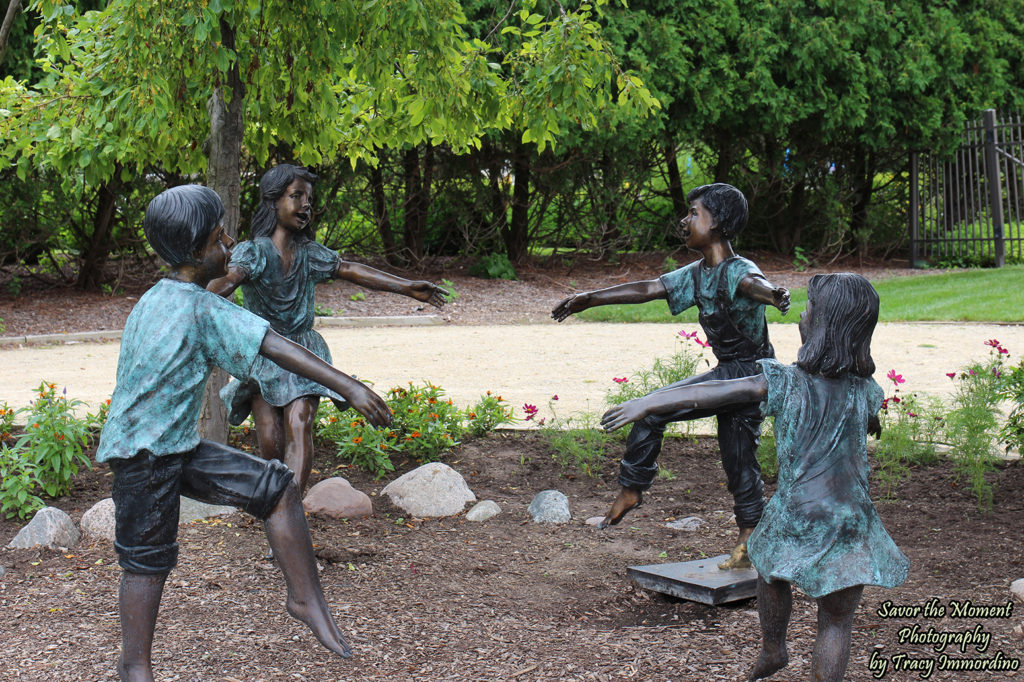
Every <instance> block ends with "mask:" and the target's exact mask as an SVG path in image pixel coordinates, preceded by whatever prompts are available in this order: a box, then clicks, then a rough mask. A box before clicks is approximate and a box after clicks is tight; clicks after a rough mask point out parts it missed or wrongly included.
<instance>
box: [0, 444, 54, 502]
mask: <svg viewBox="0 0 1024 682" xmlns="http://www.w3.org/2000/svg"><path fill="white" fill-rule="evenodd" d="M36 470H37V466H36V465H35V463H34V462H31V461H27V460H26V459H25V457H24V453H22V452H21V451H19V450H17V449H12V448H9V447H7V444H6V443H0V514H3V515H4V518H8V519H9V518H11V517H15V516H16V517H18V518H19V519H26V518H28V517H29V516H31V515H32V514H34V513H35V512H36V511H37V510H39V509H42V508H43V507H44V506H46V505H45V504H44V503H43V500H42V499H41V498H40V497H39V496H38V495H36V494H35V490H36V488H37V486H38V478H37V471H36Z"/></svg>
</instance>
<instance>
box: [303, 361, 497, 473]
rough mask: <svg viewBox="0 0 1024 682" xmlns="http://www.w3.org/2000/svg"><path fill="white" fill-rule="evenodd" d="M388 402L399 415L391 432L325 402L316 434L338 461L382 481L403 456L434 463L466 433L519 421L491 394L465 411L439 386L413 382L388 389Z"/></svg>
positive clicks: (481, 432) (322, 405) (481, 431)
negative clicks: (331, 447)
mask: <svg viewBox="0 0 1024 682" xmlns="http://www.w3.org/2000/svg"><path fill="white" fill-rule="evenodd" d="M386 402H387V404H388V407H390V408H391V411H392V413H393V414H394V416H393V420H392V423H391V426H389V427H386V428H381V429H377V428H374V427H373V426H371V425H370V424H368V423H367V422H366V420H365V419H363V417H362V416H361V415H360V414H359V413H357V412H356V411H355V410H346V411H345V412H344V413H342V414H338V413H337V412H336V411H335V410H334V408H333V406H332V405H331V404H330V403H328V402H326V401H323V402H321V404H320V409H319V413H318V418H317V423H318V426H317V435H318V436H319V437H321V438H323V439H325V440H328V441H331V442H332V443H334V445H335V447H336V448H337V455H338V456H339V457H341V458H342V459H345V460H348V461H349V462H351V463H352V464H354V465H355V466H357V467H359V468H361V469H364V470H366V471H369V472H370V473H372V474H373V475H374V476H376V477H377V478H381V477H383V476H384V475H385V474H387V473H388V472H391V471H394V470H395V465H394V462H393V458H394V457H395V456H396V455H398V454H402V455H404V456H406V457H411V458H413V459H415V460H418V461H420V462H435V461H437V460H439V459H440V458H441V456H442V455H443V454H444V452H446V451H447V450H449V449H451V448H452V447H453V446H455V445H458V443H459V439H460V438H461V437H462V436H463V434H469V435H470V436H482V435H484V434H486V433H487V432H488V431H491V430H493V429H495V428H497V427H498V426H500V425H502V424H509V423H512V422H513V421H514V418H513V416H512V408H511V407H508V408H506V407H505V406H504V405H503V402H504V401H503V399H502V398H501V396H494V395H492V394H491V392H490V391H488V392H487V395H485V396H482V397H481V398H480V400H479V401H478V402H477V403H476V404H475V405H474V406H473V407H471V408H470V409H468V410H466V411H462V410H460V409H459V408H458V407H456V406H455V404H454V403H453V402H452V400H451V399H450V398H446V397H445V392H444V389H442V388H440V387H439V386H435V385H434V384H431V383H429V382H426V383H424V384H423V385H422V386H417V385H414V384H413V383H412V382H411V381H410V382H409V385H408V387H401V386H400V387H396V388H392V389H391V390H389V391H388V392H387V396H386Z"/></svg>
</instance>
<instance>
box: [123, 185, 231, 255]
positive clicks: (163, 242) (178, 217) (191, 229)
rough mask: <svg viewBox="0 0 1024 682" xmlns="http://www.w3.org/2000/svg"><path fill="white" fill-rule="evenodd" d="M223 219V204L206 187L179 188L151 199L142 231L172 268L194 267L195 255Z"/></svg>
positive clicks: (184, 186)
mask: <svg viewBox="0 0 1024 682" xmlns="http://www.w3.org/2000/svg"><path fill="white" fill-rule="evenodd" d="M223 217H224V204H223V203H222V202H221V200H220V197H219V196H217V193H216V192H214V191H213V190H212V189H210V188H209V187H203V186H202V185H180V186H178V187H172V188H171V189H168V190H165V191H163V192H161V193H160V194H157V195H156V196H155V197H153V200H152V201H150V202H149V206H147V207H146V217H145V218H143V220H142V229H143V231H144V232H145V233H146V239H148V240H149V244H150V246H152V247H153V250H154V251H156V252H157V253H158V254H159V255H160V257H161V258H163V259H164V260H165V261H167V262H168V263H169V264H171V265H172V266H176V265H185V264H193V265H194V264H196V263H197V262H198V261H196V259H195V253H196V252H197V251H199V250H200V249H201V248H203V245H204V244H206V240H207V239H209V237H210V233H211V232H213V230H214V229H215V228H216V227H217V225H218V224H219V223H220V221H221V218H223Z"/></svg>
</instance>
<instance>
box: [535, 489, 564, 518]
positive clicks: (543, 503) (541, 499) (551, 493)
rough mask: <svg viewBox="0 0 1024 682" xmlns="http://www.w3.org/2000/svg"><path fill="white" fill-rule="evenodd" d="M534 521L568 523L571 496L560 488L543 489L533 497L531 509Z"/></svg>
mask: <svg viewBox="0 0 1024 682" xmlns="http://www.w3.org/2000/svg"><path fill="white" fill-rule="evenodd" d="M527 511H529V512H530V516H532V517H533V521H534V523H568V522H569V521H571V520H572V514H570V513H569V498H568V497H566V496H565V493H563V492H561V491H559V490H542V491H540V492H539V493H537V495H536V496H535V497H534V498H533V502H531V503H530V507H529V509H527Z"/></svg>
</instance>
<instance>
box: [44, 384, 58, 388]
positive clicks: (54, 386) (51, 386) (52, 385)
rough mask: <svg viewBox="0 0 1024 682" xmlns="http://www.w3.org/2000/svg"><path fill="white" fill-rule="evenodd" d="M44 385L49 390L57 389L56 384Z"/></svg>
mask: <svg viewBox="0 0 1024 682" xmlns="http://www.w3.org/2000/svg"><path fill="white" fill-rule="evenodd" d="M46 385H47V386H49V387H50V388H51V389H55V388H57V384H46Z"/></svg>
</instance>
